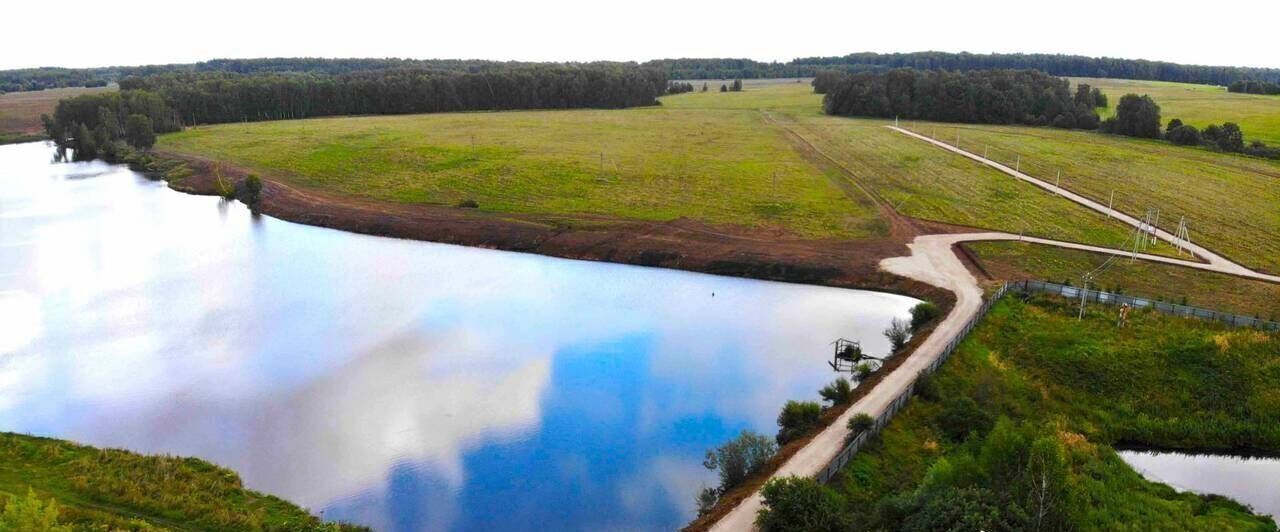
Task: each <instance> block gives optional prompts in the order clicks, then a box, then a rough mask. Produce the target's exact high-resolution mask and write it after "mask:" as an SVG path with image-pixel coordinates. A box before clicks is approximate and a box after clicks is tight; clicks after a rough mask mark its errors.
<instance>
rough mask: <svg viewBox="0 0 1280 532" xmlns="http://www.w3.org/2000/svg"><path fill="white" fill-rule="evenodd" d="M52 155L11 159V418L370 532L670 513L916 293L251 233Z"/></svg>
mask: <svg viewBox="0 0 1280 532" xmlns="http://www.w3.org/2000/svg"><path fill="white" fill-rule="evenodd" d="M42 150H47V148H40V147H38V146H36V147H33V146H32V145H20V146H10V147H3V148H0V168H5V169H10V168H12V169H16V171H13V172H11V171H7V170H6V171H0V185H3V187H0V249H4V250H6V251H5V252H4V253H2V254H0V318H4V317H6V316H7V317H8V318H17V319H4V320H0V327H5V328H6V329H5V330H4V331H3V332H4V333H5V334H4V335H3V337H4V341H3V343H0V430H14V431H23V432H32V433H38V434H42V435H49V436H55V437H64V438H70V439H74V440H78V441H83V442H85V443H89V444H94V445H103V446H118V447H125V448H130V449H134V450H139V451H143V452H166V453H174V454H183V455H196V456H200V457H203V458H206V459H209V460H211V461H214V462H216V463H219V464H221V465H225V466H228V467H231V468H233V469H235V470H237V471H238V472H239V473H240V474H241V475H242V477H243V478H244V479H245V481H246V484H247V485H249V486H250V487H253V488H255V489H260V490H265V491H268V492H271V493H274V494H278V495H281V496H283V497H286V498H289V499H291V500H294V501H296V502H299V503H301V504H304V505H306V506H309V507H311V508H313V509H316V510H325V511H326V515H329V516H334V517H341V518H345V519H352V520H356V521H359V522H362V523H368V524H371V525H374V526H377V527H379V528H386V529H393V530H397V529H404V530H409V529H430V530H436V529H459V530H467V529H492V528H534V527H538V526H544V527H546V526H549V527H550V528H580V529H585V528H597V529H605V528H614V527H622V528H628V525H633V526H639V527H642V528H670V527H672V526H676V525H678V524H679V523H680V522H682V521H683V520H685V519H687V518H688V517H689V515H690V512H691V511H692V495H691V494H692V493H694V492H696V491H697V489H698V488H699V487H701V484H702V483H703V482H708V481H711V480H713V479H711V477H710V476H709V473H708V472H706V471H704V470H702V469H701V466H700V463H699V462H700V458H701V454H702V451H703V450H704V449H705V448H706V447H708V446H710V445H714V444H715V443H717V442H719V441H722V440H724V439H726V438H727V437H730V436H731V435H733V434H735V433H736V432H738V431H739V430H741V429H743V428H754V429H756V430H761V431H765V432H769V431H771V430H772V425H773V417H774V415H775V413H776V409H777V408H778V406H779V405H780V404H781V403H782V402H784V401H785V400H786V399H792V398H816V389H817V387H818V386H820V385H821V383H823V382H825V381H828V380H830V379H831V378H832V376H831V374H830V372H829V370H828V369H826V366H825V364H824V360H825V358H826V356H827V353H828V351H827V350H828V349H829V346H828V345H827V344H828V342H830V341H831V340H832V339H833V338H834V337H836V336H846V337H853V338H860V339H862V340H863V342H864V345H865V346H867V347H868V348H869V350H870V351H871V352H877V353H879V352H883V351H884V350H885V349H886V347H887V344H886V343H885V340H884V339H883V338H882V337H881V336H880V334H879V332H880V330H881V329H883V328H884V326H885V325H886V324H887V323H888V321H889V319H890V318H892V317H894V316H901V315H903V314H904V313H905V312H906V309H907V308H909V306H910V305H911V303H912V300H910V299H908V298H903V297H898V296H892V295H886V294H875V293H863V292H853V291H846V290H834V289H828V288H820V287H807V286H792V285H782V284H778V283H764V282H754V281H744V280H740V279H729V278H720V277H712V276H706V275H696V274H689V273H683V272H673V271H664V270H654V269H646V268H635V267H627V266H619V265H611V264H600V263H587V262H577V261H565V260H557V259H549V258H545V257H538V256H531V255H520V254H512V253H502V252H495V251H488V250H478V249H470V248H459V247H454V246H445V245H437V244H426V243H419V242H408V241H402V240H392V239H383V238H374V237H367V236H361V235H353V234H347V233H342V232H337V231H330V230H325V229H319V228H313V227H306V226H300V225H294V224H289V223H284V222H280V221H278V220H274V219H269V218H264V219H260V220H257V221H255V220H253V219H252V218H251V217H250V216H249V214H248V213H247V211H245V210H244V209H243V207H242V206H240V205H239V204H223V203H219V201H220V200H217V199H213V198H205V197H194V196H187V195H182V194H178V193H175V192H172V191H169V190H167V189H165V188H164V187H163V184H160V183H153V182H149V181H146V180H144V179H142V178H140V177H138V176H136V175H134V174H132V173H130V172H128V171H127V170H125V169H120V168H111V167H106V166H105V165H100V164H98V163H93V164H88V165H82V164H69V165H49V164H48V163H47V157H46V155H44V153H43V151H42ZM33 157H35V158H38V160H40V161H42V162H41V163H40V164H33V163H32V162H31V160H32V158H33ZM90 174H94V175H93V176H92V177H86V178H84V179H74V180H73V179H68V177H69V176H71V175H85V176H89V175H90ZM13 213H25V214H23V215H20V216H19V215H12V214H13ZM6 215H12V216H6ZM5 246H10V247H5ZM11 249H13V250H20V251H17V252H10V251H9V250H11ZM713 292H714V294H715V296H714V297H712V295H711V294H712V293H713Z"/></svg>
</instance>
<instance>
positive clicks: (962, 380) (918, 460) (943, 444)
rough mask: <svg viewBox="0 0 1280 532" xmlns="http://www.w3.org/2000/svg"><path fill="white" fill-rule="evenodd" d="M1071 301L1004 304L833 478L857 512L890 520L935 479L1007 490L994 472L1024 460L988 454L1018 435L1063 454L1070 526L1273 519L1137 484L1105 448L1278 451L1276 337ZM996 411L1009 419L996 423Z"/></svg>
mask: <svg viewBox="0 0 1280 532" xmlns="http://www.w3.org/2000/svg"><path fill="white" fill-rule="evenodd" d="M1075 308H1076V307H1075V306H1074V305H1072V304H1071V302H1069V301H1066V300H1062V299H1057V298H1047V297H1037V298H1033V299H1031V300H1030V301H1028V302H1024V301H1021V300H1020V299H1019V298H1018V297H1017V296H1015V295H1010V296H1007V297H1006V298H1005V299H1004V300H1002V301H1001V302H1000V303H998V304H997V305H996V306H995V307H994V308H993V309H992V311H991V313H990V314H989V315H988V316H987V317H986V318H985V319H984V320H983V322H982V323H981V324H980V325H979V327H977V328H976V329H975V330H974V332H973V333H972V334H971V335H970V336H969V338H968V339H966V340H965V341H964V342H963V343H962V345H961V346H960V348H959V349H958V351H957V352H956V354H955V355H954V356H953V357H952V358H951V359H950V360H949V361H948V362H947V363H946V364H945V365H944V366H943V368H942V370H941V371H940V372H939V373H938V374H937V375H935V376H934V377H933V378H932V379H930V381H929V382H928V383H927V384H926V385H924V386H923V387H922V393H921V394H920V395H919V396H917V397H915V398H914V399H913V400H912V401H911V403H909V405H908V407H907V408H906V409H905V410H904V411H903V412H902V413H900V414H899V415H898V416H897V417H896V418H895V419H894V421H893V422H892V423H891V424H890V425H889V427H888V428H887V429H886V430H885V431H884V432H883V433H882V434H881V436H880V437H879V438H878V439H877V441H876V442H875V443H873V444H872V445H871V446H870V447H868V448H867V449H866V450H865V451H863V452H861V453H859V454H858V455H857V456H856V457H855V458H854V459H853V460H852V461H851V462H850V464H849V465H848V466H847V467H846V468H845V469H844V470H843V471H842V474H841V477H840V479H839V481H838V482H837V484H836V486H837V487H836V489H837V490H838V492H839V493H840V495H841V500H842V501H843V502H844V504H845V505H846V508H847V509H848V511H849V512H850V513H851V519H854V520H855V522H857V521H858V520H859V519H861V520H863V522H864V523H865V522H867V521H872V520H874V519H876V516H881V517H883V515H884V514H885V513H886V512H889V513H892V511H893V509H894V508H901V507H902V504H903V503H902V502H901V501H902V500H903V498H910V497H924V498H926V499H930V500H932V501H934V502H935V503H936V502H937V500H938V499H939V497H940V496H939V495H938V493H939V492H932V491H930V490H932V489H935V488H938V487H939V486H951V487H953V488H954V487H955V486H960V487H962V488H963V487H965V486H966V485H968V487H977V488H981V489H989V490H995V491H996V492H1000V490H1002V489H1007V488H1006V487H1002V486H999V485H996V484H998V481H999V478H1002V475H1003V474H1004V473H1002V472H1001V470H1008V468H1009V467H1011V465H1013V466H1017V465H1019V464H1020V463H1021V462H1019V460H1022V461H1025V460H1026V456H1025V455H1023V456H1022V458H1021V459H1019V458H1018V456H1017V453H1016V452H1014V453H1013V455H1012V456H1011V457H1008V458H1009V459H1008V460H1003V459H1002V460H996V459H994V458H996V457H1001V456H1005V455H1006V454H1008V453H1009V452H1010V451H1008V450H1007V449H1015V450H1016V449H1017V448H1018V447H1017V446H1016V445H1011V444H1010V443H1009V442H1008V441H1007V440H1009V439H1010V438H1013V439H1017V438H1023V441H1024V444H1030V442H1031V441H1035V442H1037V443H1040V442H1043V444H1044V445H1046V446H1048V448H1050V449H1057V450H1058V451H1057V452H1059V453H1061V454H1062V456H1063V461H1064V473H1065V476H1064V477H1063V478H1062V479H1061V481H1060V483H1061V485H1062V486H1064V488H1063V491H1062V492H1061V493H1059V495H1060V496H1061V497H1063V498H1064V499H1063V501H1065V505H1063V506H1061V508H1060V509H1064V510H1065V511H1066V512H1067V513H1066V515H1065V519H1067V521H1068V522H1069V523H1070V524H1071V526H1072V528H1077V529H1080V530H1274V529H1275V525H1274V524H1273V523H1272V522H1271V520H1270V519H1268V518H1263V517H1257V516H1253V515H1251V514H1250V513H1249V512H1248V511H1247V509H1246V508H1244V507H1242V506H1240V505H1238V504H1235V503H1234V502H1231V501H1228V500H1224V499H1221V498H1218V497H1202V496H1199V495H1195V494H1190V493H1178V492H1176V491H1174V490H1173V489H1171V488H1169V487H1167V486H1164V485H1161V484H1156V483H1152V482H1148V481H1146V480H1144V479H1143V478H1142V477H1141V476H1140V475H1139V474H1138V473H1136V472H1135V471H1133V470H1132V469H1131V468H1130V467H1128V466H1127V465H1126V464H1124V462H1123V461H1121V460H1120V459H1119V457H1118V456H1117V455H1116V454H1115V452H1114V450H1113V449H1112V447H1111V446H1112V445H1114V444H1117V443H1119V442H1128V443H1135V444H1145V445H1152V446H1157V447H1164V448H1182V449H1195V450H1215V449H1216V450H1223V451H1231V450H1240V449H1254V450H1263V451H1268V452H1280V423H1278V421H1280V393H1277V392H1276V390H1277V389H1280V372H1278V371H1277V368H1280V354H1278V353H1280V337H1278V336H1276V335H1266V334H1263V333H1259V332H1257V331H1252V330H1227V329H1223V328H1220V327H1218V326H1216V325H1214V324H1210V323H1206V322H1199V321H1193V320H1185V319H1182V318H1175V317H1170V316H1167V315H1162V314H1158V313H1155V312H1150V311H1138V312H1135V313H1133V314H1132V315H1131V318H1130V323H1129V325H1128V326H1127V327H1126V328H1124V329H1117V328H1116V326H1115V321H1114V320H1115V307H1109V306H1099V307H1095V309H1094V310H1091V311H1090V312H1089V313H1088V314H1087V315H1086V318H1085V319H1084V320H1083V321H1077V320H1076V318H1075ZM1001 418H1003V419H1006V420H1018V421H1017V422H1014V423H1010V422H1005V423H1004V426H1003V428H1000V424H999V423H995V425H996V426H997V428H996V429H995V430H993V429H992V425H993V421H994V420H997V419H1001ZM969 429H972V432H970V431H969ZM966 433H967V434H969V436H967V437H965V436H963V434H966ZM997 433H998V434H997ZM958 434H959V435H958ZM1001 447H1005V448H1006V450H1001ZM1030 447H1031V448H1032V449H1034V448H1035V445H1034V444H1032V445H1030ZM1022 449H1023V450H1024V451H1025V450H1026V447H1025V446H1024V447H1022ZM1006 472H1008V471H1006ZM1013 474H1014V475H1015V476H1016V475H1018V474H1020V473H1017V471H1014V472H1013ZM1006 495H1007V496H1009V497H1013V498H1015V499H1016V498H1018V497H1022V496H1023V495H1025V494H1022V493H1010V494H1006ZM873 508H875V509H877V510H876V511H871V509H873ZM924 508H925V509H926V510H927V509H929V508H931V507H930V506H928V505H926V506H925V507H924ZM1005 517H1010V516H1005Z"/></svg>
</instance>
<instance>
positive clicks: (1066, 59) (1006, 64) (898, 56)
mask: <svg viewBox="0 0 1280 532" xmlns="http://www.w3.org/2000/svg"><path fill="white" fill-rule="evenodd" d="M645 65H652V66H658V67H661V68H664V69H666V70H667V73H668V75H669V76H670V77H671V78H672V79H732V78H745V79H752V78H789V77H813V76H816V75H817V74H818V73H819V72H822V71H826V70H833V71H839V72H843V73H857V72H884V71H888V70H892V69H895V68H914V69H917V70H957V71H971V70H1007V69H1012V70H1040V71H1042V72H1046V73H1048V74H1052V75H1055V76H1073V77H1095V78H1121V79H1138V80H1154V81H1176V82H1183V83H1204V84H1212V85H1228V84H1231V83H1234V82H1236V81H1241V80H1259V81H1266V82H1273V83H1280V69H1277V68H1249V67H1231V66H1206V65H1183V64H1178V63H1169V62H1165V61H1148V60H1145V59H1118V58H1112V57H1086V56H1079V55H1061V54H971V53H964V52H962V53H948V52H913V53H894V54H879V53H873V52H863V53H854V54H849V55H844V56H832V57H803V58H798V59H793V60H791V61H788V62H785V63H778V62H774V63H766V62H760V61H753V60H750V59H732V58H724V59H717V58H685V59H661V60H655V61H650V62H648V63H645Z"/></svg>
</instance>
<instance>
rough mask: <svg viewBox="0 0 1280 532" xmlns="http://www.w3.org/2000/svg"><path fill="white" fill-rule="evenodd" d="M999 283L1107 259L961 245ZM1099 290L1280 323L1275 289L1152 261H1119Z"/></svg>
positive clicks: (1055, 274)
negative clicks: (972, 254)
mask: <svg viewBox="0 0 1280 532" xmlns="http://www.w3.org/2000/svg"><path fill="white" fill-rule="evenodd" d="M965 246H966V247H968V248H969V249H970V250H972V251H973V253H974V255H976V256H977V257H978V259H979V261H981V262H982V264H983V266H984V267H985V268H986V269H987V271H988V272H990V273H991V274H992V275H993V276H994V277H996V278H999V279H1041V280H1049V281H1054V282H1062V281H1064V280H1069V281H1071V282H1072V283H1073V284H1075V285H1077V286H1079V285H1080V282H1081V281H1080V276H1081V275H1082V274H1084V273H1085V272H1087V271H1092V270H1094V269H1095V268H1097V267H1098V266H1100V265H1102V263H1103V262H1105V261H1106V260H1107V256H1104V255H1100V254H1097V253H1089V252H1086V251H1078V250H1074V249H1061V248H1054V247H1049V246H1038V245H1032V244H1025V243H1021V242H975V243H971V244H965ZM1094 286H1100V287H1102V289H1103V290H1109V291H1115V290H1117V289H1119V290H1122V291H1123V292H1124V293H1127V294H1132V295H1142V296H1148V297H1153V298H1160V299H1163V300H1165V301H1169V302H1173V303H1182V302H1183V301H1185V302H1186V304H1188V305H1192V306H1200V307H1206V308H1212V309H1214V310H1222V311H1226V312H1233V313H1236V314H1241V315H1245V316H1256V317H1259V318H1263V319H1270V320H1275V321H1280V284H1275V283H1266V282H1262V281H1253V280H1249V279H1243V278H1240V277H1235V276H1233V275H1223V274H1218V273H1212V272H1206V271H1200V270H1195V269H1191V268H1182V267H1178V266H1171V265H1165V264H1155V263H1151V262H1144V261H1135V262H1133V263H1130V262H1129V261H1128V260H1121V261H1119V262H1116V263H1114V264H1113V265H1112V266H1111V267H1110V268H1108V269H1107V270H1106V271H1105V272H1104V273H1102V274H1101V275H1098V276H1097V277H1096V278H1095V279H1094Z"/></svg>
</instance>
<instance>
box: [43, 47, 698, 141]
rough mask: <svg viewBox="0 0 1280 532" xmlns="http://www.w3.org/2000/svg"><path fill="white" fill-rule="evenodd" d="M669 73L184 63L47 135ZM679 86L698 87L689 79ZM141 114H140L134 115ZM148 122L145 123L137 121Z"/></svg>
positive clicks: (620, 81) (502, 98) (93, 103)
mask: <svg viewBox="0 0 1280 532" xmlns="http://www.w3.org/2000/svg"><path fill="white" fill-rule="evenodd" d="M667 87H668V85H667V78H666V74H665V73H664V72H662V71H661V70H658V69H653V68H642V67H639V66H637V65H635V64H622V63H591V64H545V65H519V66H510V65H507V66H503V67H501V68H492V69H487V70H484V71H481V72H460V71H450V70H434V69H425V68H392V69H383V70H360V71H355V72H350V73H346V74H339V75H327V74H313V73H274V72H262V73H253V74H242V73H233V72H182V73H176V72H171V73H163V74H153V75H149V76H141V77H139V76H131V77H127V78H124V79H121V80H120V91H119V92H109V93H103V94H92V95H82V96H78V97H75V98H70V99H66V100H63V101H61V102H59V103H58V107H57V109H56V110H55V111H54V114H53V116H52V117H48V118H47V119H46V120H45V130H46V133H48V135H49V138H51V139H53V140H54V142H56V143H58V144H59V146H62V147H64V148H72V149H74V150H75V152H74V156H75V157H76V158H77V159H85V158H95V157H103V158H108V159H110V158H112V157H113V154H114V152H115V151H116V150H115V149H114V147H115V146H116V145H117V144H118V143H119V142H120V141H126V142H127V143H128V144H129V145H132V146H134V147H138V148H146V147H148V146H149V143H148V144H146V145H141V144H138V143H135V142H134V141H133V140H131V139H133V138H135V136H131V135H129V134H128V133H129V131H130V129H129V127H127V126H129V125H130V124H133V127H134V128H136V130H137V131H136V132H137V133H138V134H137V135H136V138H138V139H142V140H144V141H145V139H147V138H148V135H154V134H155V133H164V132H169V131H176V130H178V129H181V128H182V126H184V125H194V124H216V123H226V122H242V121H258V120H279V119H292V118H307V117H316V116H330V115H354V114H405V113H433V112H445V111H482V110H483V111H494V110H509V109H569V108H610V109H613V108H623V107H634V106H642V105H654V104H655V103H657V97H658V96H660V95H662V94H663V92H664V91H666V90H667ZM681 88H682V89H692V85H689V84H684V85H682V86H681ZM135 115H136V116H135ZM143 122H146V124H147V126H146V128H147V131H141V130H142V128H143V127H144V126H142V123H143Z"/></svg>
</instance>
